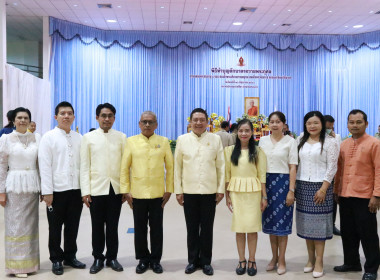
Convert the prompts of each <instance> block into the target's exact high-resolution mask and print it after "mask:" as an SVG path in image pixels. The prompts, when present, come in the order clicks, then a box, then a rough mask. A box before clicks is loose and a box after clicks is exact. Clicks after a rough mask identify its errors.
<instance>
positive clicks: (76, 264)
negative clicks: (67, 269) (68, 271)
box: [63, 258, 86, 269]
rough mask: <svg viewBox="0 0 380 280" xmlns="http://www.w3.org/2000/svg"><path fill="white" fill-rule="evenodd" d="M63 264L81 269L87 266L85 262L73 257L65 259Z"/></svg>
mask: <svg viewBox="0 0 380 280" xmlns="http://www.w3.org/2000/svg"><path fill="white" fill-rule="evenodd" d="M63 264H64V265H67V266H71V267H73V268H79V269H83V268H85V267H86V265H85V264H84V263H82V262H80V261H78V260H77V259H76V258H73V259H71V260H64V261H63Z"/></svg>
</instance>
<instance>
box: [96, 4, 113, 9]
mask: <svg viewBox="0 0 380 280" xmlns="http://www.w3.org/2000/svg"><path fill="white" fill-rule="evenodd" d="M98 8H99V9H112V4H98Z"/></svg>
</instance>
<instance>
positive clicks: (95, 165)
mask: <svg viewBox="0 0 380 280" xmlns="http://www.w3.org/2000/svg"><path fill="white" fill-rule="evenodd" d="M115 114H116V109H115V107H114V106H112V105H111V104H109V103H104V104H100V105H98V107H97V108H96V120H97V121H98V123H99V127H100V128H98V129H96V130H94V131H91V132H89V133H87V134H85V135H84V136H83V138H82V143H81V148H80V158H81V162H80V184H81V191H82V199H83V202H84V203H85V204H86V206H87V207H89V208H90V213H91V224H92V255H93V256H94V263H93V265H92V266H91V268H90V273H91V274H95V273H98V272H99V271H100V270H102V269H103V267H104V260H105V259H106V260H107V261H106V265H107V266H109V267H111V268H112V269H113V270H115V271H123V267H122V266H121V265H120V263H119V262H118V261H117V252H118V247H119V238H118V226H119V217H120V211H121V204H122V195H121V194H120V189H119V186H120V166H121V158H122V155H123V150H124V145H125V142H126V136H125V134H124V133H122V132H120V131H116V130H114V129H112V126H113V124H114V122H115ZM105 244H107V253H106V254H105V256H104V255H103V251H104V247H105Z"/></svg>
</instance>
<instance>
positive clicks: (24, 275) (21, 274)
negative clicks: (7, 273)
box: [15, 273, 28, 278]
mask: <svg viewBox="0 0 380 280" xmlns="http://www.w3.org/2000/svg"><path fill="white" fill-rule="evenodd" d="M15 276H16V277H17V278H28V274H26V273H17V274H15Z"/></svg>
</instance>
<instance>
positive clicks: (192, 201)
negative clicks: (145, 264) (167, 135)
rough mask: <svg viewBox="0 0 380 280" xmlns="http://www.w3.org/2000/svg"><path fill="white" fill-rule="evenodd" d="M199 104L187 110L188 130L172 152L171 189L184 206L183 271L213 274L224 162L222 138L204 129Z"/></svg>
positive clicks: (205, 117) (204, 123)
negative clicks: (213, 251) (216, 212)
mask: <svg viewBox="0 0 380 280" xmlns="http://www.w3.org/2000/svg"><path fill="white" fill-rule="evenodd" d="M207 120H208V116H207V113H206V111H205V110H203V109H202V108H197V109H194V110H193V111H192V112H191V114H190V123H191V129H192V132H190V133H187V134H184V135H181V136H179V137H178V140H177V145H176V151H175V156H174V191H175V193H176V194H177V201H178V203H179V204H180V205H181V206H184V212H185V220H186V228H187V248H188V262H189V264H188V265H187V267H186V269H185V273H186V274H191V273H193V272H194V271H196V269H197V268H198V267H201V268H202V269H203V273H204V274H206V275H213V274H214V270H213V268H212V266H211V258H212V240H213V227H214V217H215V207H216V205H217V204H218V203H219V202H220V201H221V200H222V199H223V196H224V191H225V190H224V175H225V163H224V154H223V146H222V141H221V139H220V137H219V136H217V135H215V134H212V133H208V132H207V131H206V128H207Z"/></svg>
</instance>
